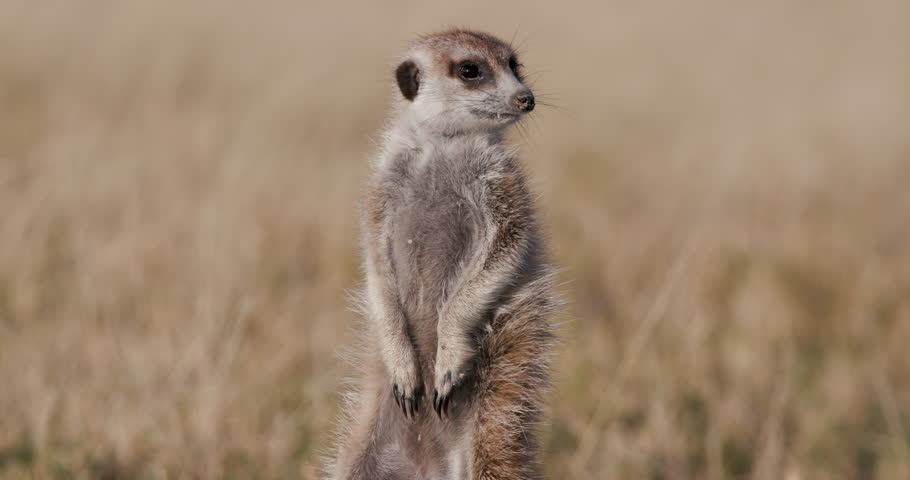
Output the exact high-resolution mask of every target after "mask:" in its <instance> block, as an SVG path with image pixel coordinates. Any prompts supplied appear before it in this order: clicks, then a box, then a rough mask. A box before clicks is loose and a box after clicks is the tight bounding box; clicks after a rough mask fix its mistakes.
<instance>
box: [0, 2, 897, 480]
mask: <svg viewBox="0 0 910 480" xmlns="http://www.w3.org/2000/svg"><path fill="white" fill-rule="evenodd" d="M908 18H910V4H908V3H907V2H905V1H893V2H888V1H883V0H875V1H870V2H858V1H854V2H847V1H842V2H836V1H835V2H784V1H777V0H774V1H764V2H758V1H754V2H725V1H720V0H717V1H710V0H698V1H693V2H671V1H663V2H657V1H650V0H648V1H629V0H608V1H597V2H595V1H590V2H559V3H553V2H495V3H493V2H481V1H474V0H461V1H458V2H446V3H432V2H405V1H389V2H382V3H379V2H363V3H360V4H357V5H353V4H344V3H335V2H310V1H299V0H298V1H290V0H261V1H257V2H253V1H216V0H197V1H192V2H189V1H177V0H157V1H151V0H145V1H138V0H116V1H115V0H107V1H104V0H79V1H72V0H70V1H62V0H61V1H55V0H42V1H35V0H0V112H2V113H0V115H2V116H0V479H4V480H5V479H24V478H30V479H106V480H115V479H171V478H173V479H183V478H193V479H220V478H235V479H279V478H280V479H315V478H317V477H318V476H319V472H320V470H319V468H320V461H321V460H320V457H321V455H322V454H323V453H324V452H325V451H326V450H327V448H328V447H329V446H330V443H331V435H330V433H331V431H332V430H333V427H334V420H333V419H334V418H335V416H336V414H337V412H338V406H339V392H340V391H342V389H343V388H344V384H343V381H342V379H343V378H344V377H346V376H349V375H351V374H352V373H353V372H352V370H351V367H350V366H348V365H346V364H345V363H344V362H343V361H341V360H340V359H339V354H340V353H342V352H344V351H345V349H347V348H349V347H351V346H352V345H353V344H354V343H355V340H356V337H357V335H356V330H354V328H355V326H356V324H357V317H356V315H355V314H354V313H352V312H351V311H349V310H348V307H349V306H350V301H349V298H348V292H349V291H351V290H352V289H354V288H356V287H357V286H358V284H359V282H360V281H361V274H360V271H359V268H360V267H359V249H358V235H359V233H358V202H359V199H360V188H361V185H362V182H363V181H364V180H365V178H366V174H367V159H368V157H369V156H370V155H371V154H373V153H374V152H376V149H377V144H376V142H377V138H378V136H377V132H378V131H379V130H380V129H381V127H382V123H383V120H384V117H385V115H386V110H387V107H388V105H389V101H390V98H391V96H390V94H391V91H392V90H391V89H392V85H393V83H392V69H393V66H394V63H393V62H394V58H395V56H396V55H397V54H398V53H400V52H401V51H402V49H403V48H404V47H405V46H406V45H407V42H408V41H409V40H411V39H412V38H413V37H415V35H417V34H419V33H424V32H430V31H435V30H439V29H441V28H444V27H447V26H469V27H474V28H479V29H483V30H487V31H490V32H492V33H494V34H497V35H499V36H501V37H503V38H505V39H513V40H514V43H515V44H516V45H518V46H519V48H520V50H521V52H522V53H523V62H524V63H525V65H526V66H527V70H528V71H529V72H530V73H531V75H530V78H531V80H532V82H533V85H534V87H535V90H536V92H537V93H538V96H539V98H541V99H542V100H544V101H545V102H546V103H549V104H551V105H553V106H551V107H550V108H547V107H545V106H542V107H541V108H539V109H538V110H536V111H535V112H534V114H533V115H532V117H531V118H530V119H529V120H528V121H527V122H526V123H525V124H524V125H523V132H515V135H513V137H512V139H511V140H512V141H513V142H515V143H516V144H517V145H519V147H520V149H521V152H522V157H523V159H524V161H525V163H526V164H527V168H528V170H529V172H530V175H531V177H532V179H533V185H534V188H535V190H536V191H537V192H539V194H540V200H539V207H540V210H541V217H542V219H543V223H544V224H545V226H546V229H547V232H548V235H549V237H550V242H549V243H550V245H549V248H550V250H551V253H552V256H553V258H554V261H555V263H556V264H558V265H559V266H560V267H562V268H563V271H562V273H561V281H562V283H563V285H562V287H561V288H562V291H563V294H564V297H565V298H566V300H567V301H568V306H567V308H566V310H565V312H564V314H563V315H562V316H561V317H560V318H557V319H554V321H557V322H559V323H560V325H561V337H562V346H561V347H560V349H559V352H558V355H557V356H556V360H555V366H554V372H553V373H554V388H553V390H552V392H551V393H550V394H549V397H548V398H549V404H550V407H549V412H548V420H547V422H546V424H544V425H542V426H541V431H542V438H543V440H544V447H545V459H544V460H545V464H546V471H547V473H548V477H549V478H554V479H563V478H569V479H589V478H616V479H639V478H641V479H655V480H656V479H668V480H672V479H726V478H743V479H749V478H751V479H785V480H804V479H877V478H883V479H907V478H910V353H908V346H907V344H908V340H910V242H908V238H910V188H908V183H910V127H908V125H910V87H908V86H910V54H908V48H910V29H908V28H907V19H908ZM522 133H523V134H522Z"/></svg>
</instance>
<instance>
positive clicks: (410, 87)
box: [395, 60, 420, 101]
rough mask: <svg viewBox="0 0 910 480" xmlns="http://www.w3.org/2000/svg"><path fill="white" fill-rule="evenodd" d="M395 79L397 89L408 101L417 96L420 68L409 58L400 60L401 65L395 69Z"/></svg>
mask: <svg viewBox="0 0 910 480" xmlns="http://www.w3.org/2000/svg"><path fill="white" fill-rule="evenodd" d="M395 80H397V81H398V89H399V90H401V94H402V95H403V96H404V98H406V99H408V100H409V101H413V100H414V97H416V96H417V89H418V88H419V87H420V70H419V69H418V68H417V64H416V63H414V62H413V61H411V60H405V61H403V62H401V65H399V66H398V68H396V69H395Z"/></svg>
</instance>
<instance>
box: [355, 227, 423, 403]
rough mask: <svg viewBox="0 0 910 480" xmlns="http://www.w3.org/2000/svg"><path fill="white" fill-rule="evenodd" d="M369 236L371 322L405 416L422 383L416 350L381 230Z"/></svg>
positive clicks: (368, 286) (394, 392) (368, 287)
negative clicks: (409, 332)
mask: <svg viewBox="0 0 910 480" xmlns="http://www.w3.org/2000/svg"><path fill="white" fill-rule="evenodd" d="M376 233H377V234H376V235H373V238H371V239H370V240H369V241H370V244H371V245H370V246H369V248H368V252H367V262H366V264H367V268H366V270H367V271H366V279H367V299H368V304H369V314H370V316H371V319H370V320H371V322H372V324H373V325H374V326H375V329H376V333H377V335H378V336H379V346H380V352H381V355H382V359H383V362H384V363H385V365H386V368H387V370H388V372H389V376H390V377H391V384H392V385H391V390H392V395H393V396H394V397H395V403H397V404H398V406H399V407H401V411H402V412H404V415H405V416H406V417H411V418H413V417H414V414H415V413H416V412H417V411H418V409H419V404H420V396H421V395H422V394H423V383H422V382H421V380H420V370H419V369H418V364H417V353H416V352H415V351H414V345H413V343H412V342H411V338H410V336H409V335H408V327H407V319H406V318H405V315H404V312H403V311H402V309H401V304H400V300H399V298H398V293H397V291H396V290H395V287H394V285H395V276H394V272H393V269H392V265H391V259H390V258H389V257H388V255H387V254H385V253H384V252H388V244H389V240H388V236H387V234H386V233H385V232H384V231H379V232H376Z"/></svg>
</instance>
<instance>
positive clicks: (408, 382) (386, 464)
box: [327, 30, 557, 480]
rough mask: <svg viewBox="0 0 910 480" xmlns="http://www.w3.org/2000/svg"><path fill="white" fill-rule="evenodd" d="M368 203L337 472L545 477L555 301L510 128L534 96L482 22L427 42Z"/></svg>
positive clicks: (414, 62)
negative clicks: (542, 426) (360, 326)
mask: <svg viewBox="0 0 910 480" xmlns="http://www.w3.org/2000/svg"><path fill="white" fill-rule="evenodd" d="M394 78H395V83H396V93H395V105H394V108H393V112H392V118H391V122H390V127H389V129H388V130H387V131H386V133H385V135H384V143H383V145H382V149H381V152H380V154H379V155H378V156H377V158H376V160H375V161H374V162H373V170H374V171H373V176H372V179H371V181H370V184H369V186H368V188H367V196H366V201H365V205H364V212H363V232H364V242H363V245H364V263H365V264H364V271H365V273H366V279H365V280H366V281H365V288H364V293H363V297H362V300H363V301H362V304H363V315H364V317H365V318H366V324H367V329H366V331H365V332H364V344H365V346H364V349H363V352H362V355H361V356H360V358H359V360H358V364H357V365H355V367H356V368H357V370H358V372H359V378H358V382H357V388H356V390H355V391H353V392H350V393H349V395H348V397H347V399H348V401H347V405H346V409H345V412H346V413H345V417H344V419H343V420H342V422H341V428H340V430H339V434H338V442H337V450H336V452H335V455H334V456H333V458H332V459H331V460H330V461H329V462H328V465H327V473H328V475H329V477H330V478H335V479H405V478H407V479H412V478H418V479H424V478H425V479H440V480H442V479H446V480H455V479H511V478H516V479H517V478H521V479H527V478H539V476H540V472H539V463H538V452H537V442H536V433H537V432H536V431H535V428H536V426H537V425H538V424H539V416H540V409H541V401H542V399H541V393H542V391H543V390H544V389H545V388H546V386H547V368H548V360H549V358H550V350H551V347H552V343H553V339H554V336H553V334H552V329H551V324H550V317H551V316H552V315H553V312H554V310H555V309H556V308H557V302H556V301H555V299H554V297H553V294H552V285H551V280H552V278H551V277H552V273H551V267H550V265H549V264H548V263H547V261H546V258H545V254H544V252H543V248H542V241H541V238H540V233H539V230H538V226H537V221H536V217H535V209H534V204H533V196H532V194H531V193H530V191H529V189H528V186H527V182H526V179H525V175H524V173H523V171H522V169H521V167H520V165H519V163H518V159H517V158H516V156H515V154H514V151H513V149H511V148H508V147H506V146H504V145H503V136H504V134H505V132H506V131H507V129H508V128H509V127H510V126H511V125H513V124H515V123H516V122H518V121H520V120H521V119H522V118H523V117H524V116H525V115H527V114H528V113H530V112H531V111H532V110H533V109H534V106H535V101H534V95H533V93H532V92H531V90H530V89H529V88H528V87H527V85H526V84H525V82H524V79H523V77H522V75H521V64H520V63H519V61H518V58H517V56H516V53H515V52H514V51H513V49H512V48H511V47H510V46H509V45H508V44H506V43H505V42H502V41H501V40H499V39H497V38H495V37H493V36H491V35H488V34H485V33H480V32H474V31H468V30H450V31H446V32H442V33H437V34H433V35H427V36H424V37H421V38H420V39H418V40H417V41H416V42H415V43H414V44H413V45H412V47H411V48H410V49H409V50H408V51H407V52H406V53H405V55H404V56H403V58H402V59H401V60H400V61H399V63H398V65H397V67H396V68H395V75H394Z"/></svg>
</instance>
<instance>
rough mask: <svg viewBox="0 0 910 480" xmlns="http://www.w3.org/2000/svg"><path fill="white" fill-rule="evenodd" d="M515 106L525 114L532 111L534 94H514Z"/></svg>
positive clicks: (527, 92)
mask: <svg viewBox="0 0 910 480" xmlns="http://www.w3.org/2000/svg"><path fill="white" fill-rule="evenodd" d="M515 105H517V106H518V109H519V110H521V111H522V112H525V113H527V112H530V111H531V110H534V94H533V93H531V91H530V90H528V91H526V92H518V93H516V94H515Z"/></svg>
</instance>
